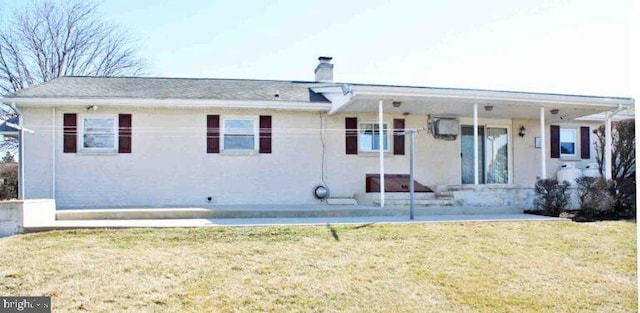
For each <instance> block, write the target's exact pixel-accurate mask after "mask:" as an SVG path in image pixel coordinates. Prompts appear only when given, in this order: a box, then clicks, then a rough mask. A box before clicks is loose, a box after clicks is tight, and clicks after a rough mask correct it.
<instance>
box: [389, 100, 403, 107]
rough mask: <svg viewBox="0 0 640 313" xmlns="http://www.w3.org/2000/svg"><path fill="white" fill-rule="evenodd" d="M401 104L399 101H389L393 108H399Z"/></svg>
mask: <svg viewBox="0 0 640 313" xmlns="http://www.w3.org/2000/svg"><path fill="white" fill-rule="evenodd" d="M401 104H402V102H400V101H393V102H391V105H393V107H394V108H399V107H400V105H401Z"/></svg>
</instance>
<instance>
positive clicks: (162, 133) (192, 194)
mask: <svg viewBox="0 0 640 313" xmlns="http://www.w3.org/2000/svg"><path fill="white" fill-rule="evenodd" d="M22 112H23V114H24V121H25V126H26V127H27V128H30V129H33V130H35V131H36V133H35V134H26V138H25V150H26V151H25V173H26V186H27V188H26V196H27V199H36V198H55V199H56V202H57V205H58V207H62V208H65V207H87V208H89V207H118V206H129V207H131V206H200V205H208V204H213V205H215V204H272V203H273V204H310V203H320V201H318V200H316V199H315V198H314V197H313V195H312V189H313V187H314V186H315V185H317V184H319V183H320V182H321V172H322V164H323V162H322V141H321V137H320V125H321V116H322V118H324V125H325V131H324V141H325V146H326V150H325V162H324V168H325V181H326V183H327V185H328V186H329V188H330V190H331V195H332V196H333V197H353V196H354V195H356V194H362V193H364V192H365V176H366V174H378V173H379V159H378V154H377V153H360V154H358V155H347V154H345V133H344V127H345V117H357V118H358V122H359V123H360V122H376V121H377V114H375V113H370V114H349V113H344V114H337V115H332V116H327V115H326V114H322V115H321V114H319V113H314V112H282V111H279V112H274V111H255V110H251V111H249V110H224V111H220V110H199V109H198V110H196V109H193V110H171V109H136V110H131V109H125V108H121V109H108V108H103V107H101V108H99V110H98V111H90V112H84V110H78V109H77V108H76V109H70V108H57V109H56V112H57V113H56V170H55V172H56V179H55V181H56V192H55V195H53V194H52V192H53V190H52V189H53V188H52V181H53V180H52V175H53V170H52V143H51V141H52V140H51V131H52V127H51V126H52V125H51V119H52V116H51V108H47V109H35V108H23V109H22ZM64 113H77V114H78V116H79V117H81V116H82V115H84V114H88V115H108V114H112V115H116V114H118V113H131V114H132V123H133V131H132V132H133V140H132V153H131V154H83V153H63V134H62V122H63V114H64ZM207 114H219V115H220V116H221V119H223V118H224V117H225V116H249V117H256V118H257V117H258V116H259V115H271V116H272V118H273V120H272V125H273V140H272V153H271V154H258V155H246V156H238V155H224V154H208V153H206V115H207ZM394 118H404V119H405V121H406V122H405V127H406V128H419V127H427V117H426V116H424V115H409V116H403V115H393V114H389V115H385V117H384V119H385V122H387V123H389V125H390V126H392V125H393V119H394ZM460 123H461V124H466V125H470V124H473V120H472V119H471V118H461V119H460ZM537 123H538V121H537V120H510V119H483V118H481V119H480V120H479V124H480V125H488V126H506V127H508V128H510V131H511V133H510V136H511V143H510V144H511V147H512V149H511V151H510V154H509V156H510V159H511V168H510V170H511V172H512V182H513V183H515V184H524V185H530V186H532V185H533V183H534V182H535V179H536V177H537V176H538V175H539V168H540V162H539V150H538V149H535V148H534V146H533V143H534V137H535V136H536V134H537V133H539V129H538V126H537ZM521 125H524V126H525V128H526V130H527V131H526V132H527V135H526V136H525V137H524V138H520V137H519V136H518V131H519V128H520V126H521ZM561 125H565V123H563V124H561ZM573 125H575V126H577V127H579V126H587V125H590V126H592V127H593V126H595V125H597V124H594V123H591V124H588V123H573ZM547 136H549V132H547ZM591 138H592V141H595V136H594V135H593V134H592V135H591ZM416 144H417V149H416V180H417V181H419V182H421V183H422V184H425V185H429V186H433V185H456V184H460V181H461V177H460V176H461V165H460V163H461V159H460V137H458V139H457V140H455V141H444V140H437V139H434V138H433V136H432V135H431V134H430V133H429V132H428V131H423V132H421V133H419V134H418V135H417V136H416ZM578 144H579V140H578ZM547 145H548V146H547V151H550V150H549V145H550V140H549V137H547ZM577 149H578V151H580V150H579V149H580V147H579V146H578V147H577ZM405 150H406V154H405V155H393V152H392V151H393V138H391V139H390V152H389V153H387V155H386V157H385V172H386V173H387V174H408V172H409V168H408V167H409V155H408V152H409V138H408V137H406V138H405ZM547 157H548V156H547ZM577 162H578V163H579V165H578V167H579V168H583V167H584V166H585V165H586V164H587V163H590V162H595V151H594V149H593V147H592V152H591V160H579V161H577ZM560 165H561V161H560V160H558V159H550V158H548V159H547V172H548V177H554V176H555V172H556V171H557V170H558V169H559V167H560ZM209 196H211V197H212V198H213V201H212V202H211V203H209V202H207V197H209Z"/></svg>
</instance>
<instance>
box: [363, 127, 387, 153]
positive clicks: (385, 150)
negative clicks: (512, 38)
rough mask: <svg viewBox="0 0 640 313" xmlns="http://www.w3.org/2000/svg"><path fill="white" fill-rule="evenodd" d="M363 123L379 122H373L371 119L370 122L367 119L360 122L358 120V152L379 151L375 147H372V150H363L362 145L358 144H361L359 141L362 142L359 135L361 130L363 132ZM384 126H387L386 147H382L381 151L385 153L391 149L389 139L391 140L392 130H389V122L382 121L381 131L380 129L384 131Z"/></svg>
mask: <svg viewBox="0 0 640 313" xmlns="http://www.w3.org/2000/svg"><path fill="white" fill-rule="evenodd" d="M363 124H375V125H378V124H380V123H379V122H373V121H372V122H369V121H362V122H358V152H363V153H378V152H379V150H375V149H372V150H363V149H362V146H361V145H360V144H361V142H362V141H361V137H360V136H361V135H362V134H363V132H364V128H363V127H362V126H363ZM385 126H386V128H387V148H386V149H384V150H382V151H383V152H385V153H386V152H389V151H391V140H392V137H391V132H392V131H391V129H390V128H389V123H388V122H383V123H382V130H381V131H382V133H384V128H385ZM383 141H384V140H383Z"/></svg>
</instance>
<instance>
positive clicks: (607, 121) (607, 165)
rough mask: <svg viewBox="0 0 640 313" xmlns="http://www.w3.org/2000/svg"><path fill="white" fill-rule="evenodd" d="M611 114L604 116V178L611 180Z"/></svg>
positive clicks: (607, 113)
mask: <svg viewBox="0 0 640 313" xmlns="http://www.w3.org/2000/svg"><path fill="white" fill-rule="evenodd" d="M611 141H612V140H611V112H606V113H605V114H604V178H606V179H611V178H612V175H613V174H612V173H611Z"/></svg>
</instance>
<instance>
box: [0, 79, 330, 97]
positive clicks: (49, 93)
mask: <svg viewBox="0 0 640 313" xmlns="http://www.w3.org/2000/svg"><path fill="white" fill-rule="evenodd" d="M328 85H334V84H331V83H329V84H327V83H317V82H298V81H274V80H248V79H204V78H203V79H198V78H151V77H150V78H147V77H60V78H56V79H54V80H52V81H49V82H47V83H45V84H41V85H36V86H32V87H30V88H27V89H22V90H19V91H17V92H15V93H13V94H10V95H7V96H6V97H7V98H10V97H30V98H31V97H33V98H140V99H142V98H151V99H212V100H259V101H293V102H329V101H328V100H327V99H326V98H325V97H324V96H322V95H320V94H316V93H314V92H313V91H311V90H310V88H312V87H320V86H328ZM276 93H278V94H279V96H278V97H275V94H276Z"/></svg>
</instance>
